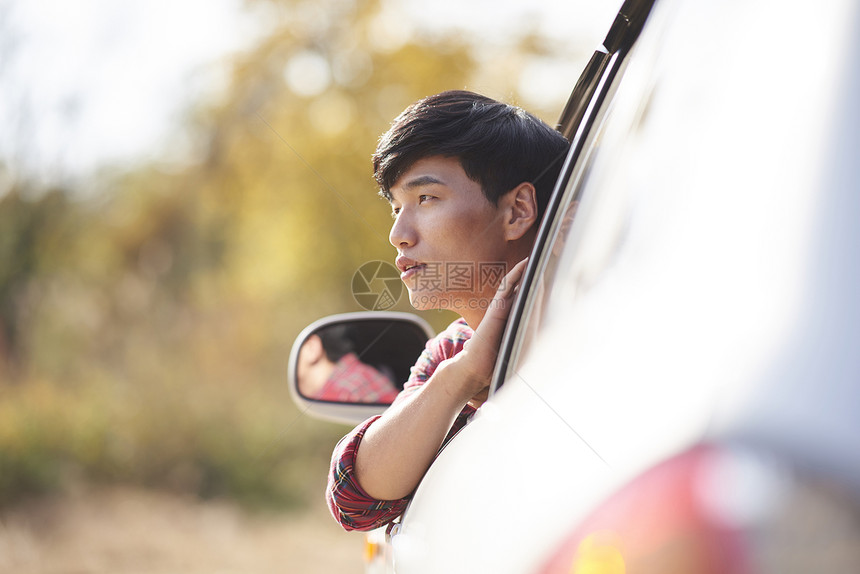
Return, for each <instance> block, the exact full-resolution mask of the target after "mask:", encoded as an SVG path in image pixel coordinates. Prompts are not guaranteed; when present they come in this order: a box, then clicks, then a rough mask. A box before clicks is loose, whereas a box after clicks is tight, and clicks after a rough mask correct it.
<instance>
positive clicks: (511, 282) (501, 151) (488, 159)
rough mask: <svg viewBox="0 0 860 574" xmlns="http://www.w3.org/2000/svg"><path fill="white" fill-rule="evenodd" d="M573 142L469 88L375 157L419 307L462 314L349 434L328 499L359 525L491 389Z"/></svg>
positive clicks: (409, 484) (398, 509)
mask: <svg viewBox="0 0 860 574" xmlns="http://www.w3.org/2000/svg"><path fill="white" fill-rule="evenodd" d="M568 148H569V144H568V142H567V140H565V138H564V137H562V136H561V134H559V133H558V132H557V131H555V130H553V129H552V128H551V127H549V126H548V125H546V124H545V123H543V122H542V121H540V120H539V119H537V118H536V117H534V116H533V115H531V114H529V113H528V112H526V111H524V110H522V109H520V108H517V107H514V106H511V105H508V104H504V103H501V102H497V101H495V100H492V99H490V98H487V97H484V96H481V95H478V94H475V93H472V92H465V91H453V92H444V93H442V94H438V95H435V96H430V97H428V98H425V99H423V100H420V101H418V102H416V103H415V104H413V105H411V106H409V107H408V108H407V109H406V110H405V111H404V112H403V113H402V114H400V116H398V117H397V118H396V119H395V120H394V122H393V124H392V126H391V128H390V129H389V130H388V132H386V133H385V134H383V136H382V137H381V138H380V140H379V144H378V146H377V149H376V153H375V154H374V156H373V166H374V176H375V178H376V181H377V183H378V184H379V187H380V194H381V195H382V196H383V197H385V198H386V199H387V200H388V201H389V203H390V204H391V209H392V214H393V216H394V223H393V224H392V227H391V232H390V234H389V240H390V242H391V244H392V245H393V246H394V247H395V249H397V258H396V265H397V267H398V268H399V269H400V272H401V279H402V280H403V282H404V283H405V284H406V287H407V289H408V291H409V298H410V302H411V303H412V305H413V306H414V307H415V308H416V309H422V310H423V309H439V308H443V309H450V310H453V311H456V312H457V313H458V314H460V315H461V317H462V318H460V319H458V320H456V321H455V322H454V323H452V324H451V325H450V326H449V327H448V328H447V329H445V330H444V331H443V332H442V333H440V334H439V335H437V336H436V337H435V338H433V339H431V340H430V341H429V342H428V343H427V346H426V348H425V350H424V352H423V353H422V355H421V356H420V357H419V359H418V362H417V363H416V364H415V366H414V367H413V368H412V371H411V375H410V377H409V380H408V381H406V384H405V385H404V390H403V391H402V392H401V393H400V395H398V397H397V399H396V400H395V401H394V404H392V405H391V407H389V408H388V409H387V410H386V411H385V412H384V413H383V414H382V415H381V416H376V417H372V418H371V419H369V420H368V421H366V422H364V423H363V424H361V425H359V426H358V427H356V428H355V429H354V430H353V431H352V432H351V433H349V434H348V435H347V436H345V437H344V438H343V439H342V440H341V441H340V442H339V443H338V445H337V447H335V452H334V454H333V456H332V467H331V473H330V474H329V485H328V490H327V499H328V502H329V507H330V509H331V510H332V513H333V514H334V516H335V518H336V519H337V520H338V522H340V524H341V525H342V526H343V527H344V528H346V529H348V530H369V529H372V528H376V527H378V526H381V525H383V524H386V523H388V522H390V521H392V520H393V519H395V518H396V517H398V516H399V515H400V514H401V513H402V512H403V510H404V509H405V507H406V505H407V504H408V501H409V499H410V497H411V495H412V492H413V491H414V490H415V488H416V487H417V486H418V483H419V482H420V481H421V479H422V477H423V476H424V473H425V472H426V471H427V469H428V467H429V466H430V464H431V463H432V462H433V460H434V458H435V457H436V455H437V454H438V452H439V450H440V448H441V447H442V445H443V444H444V443H445V441H446V440H448V439H450V438H451V437H452V436H453V435H454V434H455V433H456V432H457V431H458V430H459V429H461V428H462V427H463V426H464V425H465V424H466V423H467V422H468V420H469V419H470V418H471V416H472V415H473V414H474V413H475V411H476V409H477V408H478V407H480V405H481V404H482V403H483V402H484V400H486V398H487V394H488V389H489V384H490V377H491V376H492V373H493V369H494V366H495V362H496V355H497V354H498V349H499V345H500V343H501V338H502V332H503V330H504V326H505V323H506V322H507V319H508V314H509V312H510V308H511V305H512V304H513V301H514V294H515V293H516V289H517V285H518V283H519V280H520V277H521V276H522V274H523V271H524V269H525V258H526V257H528V255H529V253H530V252H531V248H532V245H533V243H534V239H535V236H536V234H537V227H538V224H539V221H540V218H541V216H542V215H543V212H544V210H545V208H546V205H547V203H548V200H549V196H550V194H551V192H552V188H553V186H554V184H555V180H556V179H557V177H558V174H559V172H560V169H561V165H562V163H563V161H564V157H565V156H566V154H567V151H568Z"/></svg>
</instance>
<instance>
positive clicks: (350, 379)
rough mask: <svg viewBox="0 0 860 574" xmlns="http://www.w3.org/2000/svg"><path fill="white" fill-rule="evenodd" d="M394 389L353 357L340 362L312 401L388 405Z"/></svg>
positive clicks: (345, 356) (394, 391)
mask: <svg viewBox="0 0 860 574" xmlns="http://www.w3.org/2000/svg"><path fill="white" fill-rule="evenodd" d="M396 396H397V389H396V388H395V387H394V383H392V382H391V381H390V380H389V379H388V377H386V376H385V375H383V374H382V373H380V372H379V371H377V370H376V369H374V368H373V367H371V366H370V365H365V364H364V363H362V362H361V361H359V360H358V357H357V356H356V355H355V353H348V354H346V355H344V356H343V357H341V358H340V360H339V361H338V362H337V364H336V365H335V368H334V371H332V373H331V375H329V378H328V381H327V382H326V384H325V385H324V386H323V388H322V389H321V390H320V392H319V395H318V396H317V397H315V398H317V399H319V400H321V401H335V402H338V403H349V402H356V403H390V402H391V401H393V400H394V398H395V397H396Z"/></svg>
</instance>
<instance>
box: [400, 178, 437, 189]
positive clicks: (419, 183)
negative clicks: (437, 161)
mask: <svg viewBox="0 0 860 574" xmlns="http://www.w3.org/2000/svg"><path fill="white" fill-rule="evenodd" d="M436 184H440V185H445V182H444V181H442V180H441V179H439V178H438V177H436V176H433V175H419V176H418V177H416V178H414V179H410V180H409V181H407V182H405V183H404V184H403V189H414V188H416V187H424V186H425V185H436Z"/></svg>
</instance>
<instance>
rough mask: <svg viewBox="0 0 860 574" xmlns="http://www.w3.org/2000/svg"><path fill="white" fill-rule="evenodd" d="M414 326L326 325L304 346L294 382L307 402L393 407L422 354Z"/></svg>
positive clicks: (382, 323)
mask: <svg viewBox="0 0 860 574" xmlns="http://www.w3.org/2000/svg"><path fill="white" fill-rule="evenodd" d="M426 341H427V335H426V334H425V333H424V332H423V331H422V330H421V328H419V327H417V326H416V325H412V324H409V323H396V322H390V321H374V320H349V321H343V322H337V323H332V324H328V325H325V326H323V327H321V328H319V329H317V330H315V331H313V332H312V333H311V334H309V335H308V336H307V337H306V338H305V339H304V340H303V341H301V346H300V347H299V351H298V354H297V357H296V365H295V377H296V386H297V387H298V391H299V393H300V394H301V395H302V396H303V397H304V398H306V399H314V400H319V401H330V402H338V403H373V404H391V402H392V401H393V400H394V398H395V397H396V396H397V393H399V392H400V390H401V389H402V386H403V383H404V382H405V381H406V379H407V378H408V377H409V368H410V367H411V366H412V365H413V364H414V363H415V360H416V359H417V358H418V355H419V354H420V353H421V351H422V350H423V349H424V344H425V343H426Z"/></svg>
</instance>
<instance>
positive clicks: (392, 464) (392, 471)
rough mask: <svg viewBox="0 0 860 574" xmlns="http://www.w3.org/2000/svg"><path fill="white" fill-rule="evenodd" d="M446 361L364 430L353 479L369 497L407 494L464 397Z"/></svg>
mask: <svg viewBox="0 0 860 574" xmlns="http://www.w3.org/2000/svg"><path fill="white" fill-rule="evenodd" d="M456 371H457V368H456V366H455V365H454V364H451V363H450V362H448V361H446V362H443V363H441V364H440V365H439V367H438V368H437V369H436V372H435V373H434V374H433V376H432V377H430V379H428V381H427V382H426V383H425V384H424V385H423V386H422V387H421V388H420V389H418V390H417V391H416V392H415V393H414V394H413V395H412V396H410V397H408V398H407V399H406V400H404V401H403V402H401V403H398V404H395V405H394V406H392V407H390V408H389V409H388V410H387V411H386V412H385V413H384V414H383V415H382V417H380V418H379V419H377V420H376V421H375V422H374V423H373V424H372V425H370V427H369V428H368V429H367V431H366V433H365V435H364V438H363V439H362V441H361V445H360V446H359V448H358V452H357V454H356V477H357V479H358V482H359V484H360V485H361V487H362V488H363V489H364V490H365V491H366V492H367V494H369V495H370V496H372V497H374V498H377V499H379V500H396V499H399V498H403V497H405V496H408V495H409V494H410V493H412V491H413V490H415V488H416V487H417V486H418V483H419V482H420V481H421V478H422V477H423V476H424V473H425V472H427V469H428V468H429V467H430V464H431V463H432V462H433V459H434V458H435V457H436V454H437V452H438V451H439V447H440V446H442V441H444V440H445V436H446V435H447V434H448V431H449V429H450V428H451V425H452V424H453V422H454V419H456V417H457V415H458V414H459V413H460V411H462V409H463V407H464V406H465V405H466V402H467V401H468V399H469V398H470V397H465V398H464V397H463V396H462V391H460V392H459V393H458V392H456V391H455V389H457V386H458V385H456V384H455V381H454V379H455V378H456V377H457V372H456Z"/></svg>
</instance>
